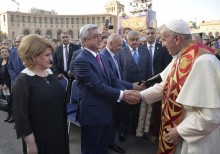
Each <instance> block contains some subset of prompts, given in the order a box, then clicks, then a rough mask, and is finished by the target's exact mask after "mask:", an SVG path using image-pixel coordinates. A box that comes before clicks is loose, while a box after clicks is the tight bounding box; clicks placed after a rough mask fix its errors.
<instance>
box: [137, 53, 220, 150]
mask: <svg viewBox="0 0 220 154" xmlns="http://www.w3.org/2000/svg"><path fill="white" fill-rule="evenodd" d="M173 61H174V60H173ZM173 61H172V62H171V63H170V65H168V66H167V68H166V69H165V70H164V71H163V72H162V73H161V74H160V75H161V78H162V80H163V81H162V82H161V83H159V84H155V85H154V86H153V87H150V88H148V89H146V90H144V91H142V92H141V95H142V97H143V100H144V101H146V102H147V103H148V104H151V103H153V102H156V101H158V100H161V99H162V95H163V87H164V83H165V81H166V78H167V76H168V73H169V70H170V69H171V67H172V65H173ZM176 102H178V103H180V104H182V105H183V106H184V109H185V113H186V114H185V118H184V120H183V121H182V122H181V123H180V124H179V125H178V126H177V131H178V133H179V134H180V136H181V137H182V138H183V141H181V142H180V143H179V144H178V145H177V147H176V151H175V153H176V154H220V62H219V60H218V59H217V58H216V57H215V56H214V55H210V54H204V55H201V56H200V57H198V58H197V59H196V61H195V62H194V64H193V66H192V70H191V72H190V73H189V75H188V77H187V79H186V81H185V83H184V85H183V87H182V89H181V91H180V93H179V95H178V97H177V99H176Z"/></svg>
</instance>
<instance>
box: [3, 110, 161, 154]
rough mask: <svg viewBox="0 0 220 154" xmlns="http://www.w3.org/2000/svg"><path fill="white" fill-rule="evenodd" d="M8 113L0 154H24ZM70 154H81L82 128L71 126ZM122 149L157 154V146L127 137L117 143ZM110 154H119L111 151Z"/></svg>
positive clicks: (146, 141) (143, 140)
mask: <svg viewBox="0 0 220 154" xmlns="http://www.w3.org/2000/svg"><path fill="white" fill-rule="evenodd" d="M5 117H6V113H5V112H2V111H0V154H22V145H21V140H17V138H16V135H15V129H14V123H13V124H9V123H5V122H4V118H5ZM69 139H70V154H80V127H77V126H75V125H71V129H70V138H69ZM116 144H118V145H119V146H120V147H122V148H123V149H125V151H126V154H156V150H157V145H156V144H153V143H151V142H150V141H149V140H145V139H141V138H138V137H135V136H134V135H128V136H126V141H125V142H123V143H121V142H119V141H118V140H117V141H116ZM109 154H117V153H114V152H112V151H109Z"/></svg>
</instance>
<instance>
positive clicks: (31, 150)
mask: <svg viewBox="0 0 220 154" xmlns="http://www.w3.org/2000/svg"><path fill="white" fill-rule="evenodd" d="M27 154H38V150H37V145H36V143H34V144H29V145H27Z"/></svg>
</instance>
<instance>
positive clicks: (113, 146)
mask: <svg viewBox="0 0 220 154" xmlns="http://www.w3.org/2000/svg"><path fill="white" fill-rule="evenodd" d="M108 149H110V150H113V151H114V152H116V153H125V151H124V150H123V149H122V148H120V147H119V146H117V145H116V144H112V145H110V146H109V147H108Z"/></svg>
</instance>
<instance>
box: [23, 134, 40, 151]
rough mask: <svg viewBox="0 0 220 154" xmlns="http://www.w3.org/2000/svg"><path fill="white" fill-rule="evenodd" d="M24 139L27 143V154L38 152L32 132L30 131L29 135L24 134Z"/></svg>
mask: <svg viewBox="0 0 220 154" xmlns="http://www.w3.org/2000/svg"><path fill="white" fill-rule="evenodd" d="M24 140H25V142H26V145H27V154H38V150H37V144H36V142H35V137H34V134H33V133H31V134H30V135H28V136H25V137H24Z"/></svg>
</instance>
